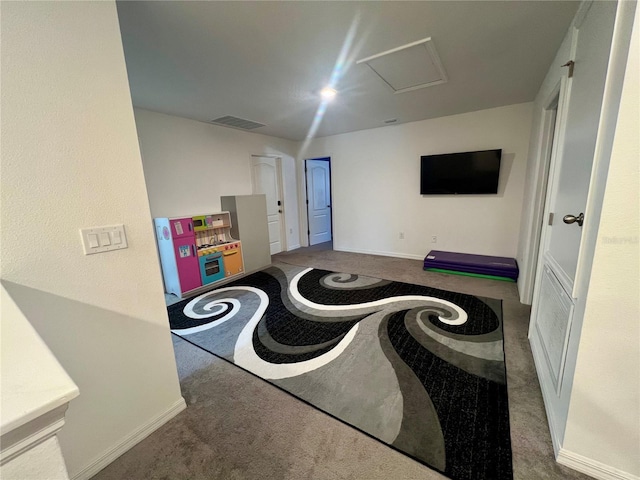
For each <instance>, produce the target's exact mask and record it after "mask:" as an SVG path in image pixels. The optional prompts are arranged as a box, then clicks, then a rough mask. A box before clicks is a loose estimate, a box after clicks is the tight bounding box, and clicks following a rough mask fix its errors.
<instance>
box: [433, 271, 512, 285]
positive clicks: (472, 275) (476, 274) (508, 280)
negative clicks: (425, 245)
mask: <svg viewBox="0 0 640 480" xmlns="http://www.w3.org/2000/svg"><path fill="white" fill-rule="evenodd" d="M424 270H426V271H427V272H439V273H450V274H451V275H462V276H463V277H477V278H489V279H491V280H500V281H501V282H512V283H513V282H515V280H514V279H513V278H507V277H500V276H498V275H485V274H483V273H469V272H458V271H456V270H446V269H444V268H425V269H424Z"/></svg>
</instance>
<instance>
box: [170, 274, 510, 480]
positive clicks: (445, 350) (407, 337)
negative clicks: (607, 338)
mask: <svg viewBox="0 0 640 480" xmlns="http://www.w3.org/2000/svg"><path fill="white" fill-rule="evenodd" d="M168 310H169V320H170V323H171V329H172V331H173V333H175V334H177V335H179V336H181V337H182V338H184V339H185V340H187V341H189V342H191V343H193V344H194V345H197V346H199V347H200V348H202V349H204V350H206V351H208V352H211V353H213V354H215V355H217V356H219V357H222V358H225V359H227V360H229V361H230V362H232V363H234V364H236V365H238V366H240V367H242V368H243V369H245V370H248V371H249V372H252V373H253V374H255V375H257V376H258V377H260V378H263V379H264V380H266V381H268V382H270V383H272V384H274V385H276V386H278V387H280V388H282V389H283V390H285V391H287V392H289V393H291V394H293V395H295V396H296V397H298V398H300V399H302V400H304V401H306V402H308V403H309V404H311V405H313V406H315V407H317V408H319V409H321V410H323V411H324V412H326V413H329V414H330V415H332V416H334V417H335V418H337V419H339V420H342V421H343V422H346V423H348V424H350V425H352V426H354V427H356V428H358V429H359V430H361V431H363V432H364V433H366V434H368V435H370V436H372V437H374V438H376V439H378V440H380V441H381V442H384V443H386V444H388V445H389V446H391V447H393V448H395V449H397V450H399V451H400V452H402V453H404V454H406V455H409V456H411V457H413V458H414V459H416V460H419V461H420V462H422V463H424V464H426V465H428V466H429V467H431V468H433V469H435V470H438V471H440V472H442V473H444V474H445V475H447V476H449V477H450V478H453V479H495V480H499V479H511V478H512V469H511V442H510V438H509V409H508V401H507V385H506V371H505V364H504V349H503V336H502V307H501V302H500V301H499V300H493V299H488V298H479V297H474V296H470V295H464V294H461V293H455V292H447V291H443V290H437V289H434V288H429V287H423V286H419V285H410V284H406V283H399V282H391V281H387V280H380V279H377V278H372V277H365V276H362V275H351V274H345V273H333V272H328V271H325V270H316V269H312V268H305V267H299V266H294V265H287V264H282V263H279V264H275V265H273V266H272V267H270V268H268V269H266V270H264V271H261V272H258V273H255V274H252V275H249V276H247V277H244V278H242V279H240V280H238V281H236V282H234V283H231V284H227V285H225V286H224V287H221V288H218V289H216V290H213V291H211V292H208V293H205V294H202V295H200V296H198V297H196V298H193V299H189V300H184V301H182V302H180V303H177V304H175V305H172V306H170V307H168Z"/></svg>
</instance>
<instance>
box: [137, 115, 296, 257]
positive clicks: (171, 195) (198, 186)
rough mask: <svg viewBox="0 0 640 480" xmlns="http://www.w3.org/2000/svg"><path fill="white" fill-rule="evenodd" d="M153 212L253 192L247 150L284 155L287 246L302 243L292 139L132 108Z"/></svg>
mask: <svg viewBox="0 0 640 480" xmlns="http://www.w3.org/2000/svg"><path fill="white" fill-rule="evenodd" d="M135 116H136V125H137V129H138V136H139V139H140V147H141V150H142V159H143V164H144V175H145V179H146V182H147V191H148V193H149V203H150V205H151V213H152V215H153V217H175V216H180V215H191V214H197V213H207V212H218V211H220V208H221V207H220V197H221V196H224V195H248V194H251V169H250V161H251V155H267V156H279V157H280V158H281V159H282V172H283V177H284V178H283V180H284V181H283V184H284V185H283V187H284V188H283V190H284V192H283V194H284V203H285V205H284V215H285V223H286V225H287V238H286V240H287V249H288V250H290V249H292V248H296V247H298V246H300V232H299V230H300V227H299V222H298V216H299V214H298V192H297V188H296V181H295V176H296V174H295V161H294V158H295V154H296V144H295V142H292V141H290V140H284V139H281V138H275V137H268V136H266V135H259V134H256V133H249V132H243V131H240V130H235V129H232V128H226V127H219V126H217V125H210V124H207V123H203V122H197V121H195V120H189V119H186V118H181V117H176V116H172V115H165V114H162V113H156V112H150V111H148V110H142V109H135Z"/></svg>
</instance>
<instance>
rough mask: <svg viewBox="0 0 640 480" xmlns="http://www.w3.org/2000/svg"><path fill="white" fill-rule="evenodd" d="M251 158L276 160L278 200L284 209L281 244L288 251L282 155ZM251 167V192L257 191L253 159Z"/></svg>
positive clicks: (252, 156) (284, 250)
mask: <svg viewBox="0 0 640 480" xmlns="http://www.w3.org/2000/svg"><path fill="white" fill-rule="evenodd" d="M251 158H273V159H274V160H275V161H276V182H277V183H278V184H277V190H278V201H279V202H280V210H282V215H280V245H281V246H282V251H283V252H286V251H288V249H287V230H288V228H287V216H286V210H285V204H284V181H283V178H282V157H280V156H278V155H269V154H258V153H256V154H251ZM249 168H250V169H251V192H252V193H255V179H254V178H253V168H252V166H251V161H249Z"/></svg>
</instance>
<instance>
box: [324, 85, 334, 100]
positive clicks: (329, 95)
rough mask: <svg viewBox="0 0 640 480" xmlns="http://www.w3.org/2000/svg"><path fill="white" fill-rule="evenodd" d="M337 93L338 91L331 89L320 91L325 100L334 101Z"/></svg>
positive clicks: (326, 88) (325, 88)
mask: <svg viewBox="0 0 640 480" xmlns="http://www.w3.org/2000/svg"><path fill="white" fill-rule="evenodd" d="M337 93H338V92H337V91H336V89H335V88H331V87H324V88H323V89H322V90H320V96H322V98H324V99H325V100H333V98H334V97H335V96H336V94H337Z"/></svg>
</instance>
